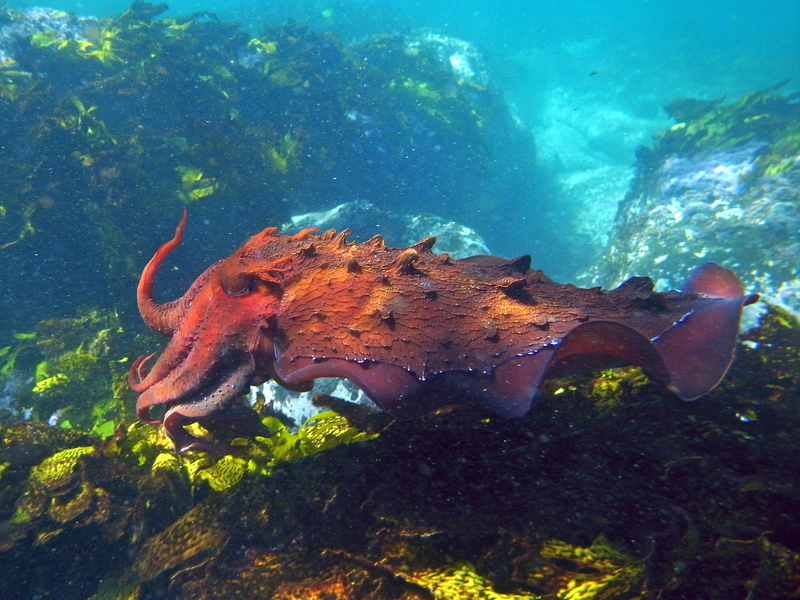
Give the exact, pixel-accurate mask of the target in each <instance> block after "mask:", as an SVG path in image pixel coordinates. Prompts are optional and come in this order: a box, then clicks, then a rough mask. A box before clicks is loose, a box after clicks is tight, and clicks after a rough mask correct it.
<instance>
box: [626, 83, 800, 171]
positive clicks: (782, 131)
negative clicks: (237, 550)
mask: <svg viewBox="0 0 800 600" xmlns="http://www.w3.org/2000/svg"><path fill="white" fill-rule="evenodd" d="M785 83H786V82H781V83H780V84H777V85H775V86H772V87H770V88H767V89H764V90H757V91H754V92H749V93H747V94H744V95H743V96H741V97H739V98H737V99H736V100H734V101H733V102H731V103H729V104H725V103H723V102H722V100H718V101H711V102H703V101H698V100H690V99H681V100H675V101H673V102H672V103H671V104H670V105H668V106H667V107H666V110H667V112H668V113H670V114H671V115H672V116H673V117H674V118H675V119H676V120H677V121H678V122H677V123H676V124H675V125H673V126H672V127H671V128H670V129H668V130H666V131H664V132H663V133H662V134H661V135H660V136H659V137H658V138H656V144H655V147H654V148H653V150H652V151H646V150H642V152H643V153H644V154H643V155H642V156H643V157H644V156H646V155H650V154H651V153H652V155H653V156H659V157H663V156H666V155H669V154H672V153H676V152H677V153H680V154H683V155H693V154H695V153H698V152H702V151H704V150H709V151H710V150H713V151H723V150H726V149H730V148H735V147H738V146H745V145H747V144H757V145H761V146H763V148H762V149H761V150H759V152H758V156H757V157H756V160H755V165H756V168H755V169H754V171H753V172H752V173H750V174H749V175H748V177H750V178H755V177H758V176H760V175H762V174H763V175H772V176H774V175H780V174H781V173H784V172H786V171H788V170H791V169H796V168H798V166H800V160H798V158H800V102H798V99H799V98H800V96H799V95H798V94H797V93H795V94H792V95H789V96H779V95H777V94H776V93H775V92H776V91H777V90H778V89H779V88H780V87H781V86H783V85H784V84H785Z"/></svg>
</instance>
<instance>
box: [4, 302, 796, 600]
mask: <svg viewBox="0 0 800 600" xmlns="http://www.w3.org/2000/svg"><path fill="white" fill-rule="evenodd" d="M117 339H119V338H117ZM23 342H24V343H27V344H30V343H31V342H30V340H20V343H23ZM119 344H120V342H119V341H118V342H117V343H116V344H113V345H114V346H115V348H113V349H112V351H111V353H110V355H109V356H117V355H118V354H119V353H120V352H121V351H122V349H123V348H124V345H123V346H120V345H119ZM799 347H800V325H798V323H797V322H796V321H795V320H794V319H793V317H791V316H790V315H789V314H788V313H783V312H781V311H780V310H772V311H770V312H768V313H766V314H765V315H764V316H763V318H762V323H761V325H760V327H758V328H756V329H753V330H751V331H750V332H748V333H747V334H746V336H745V338H744V340H743V343H742V344H741V346H740V348H739V353H738V357H737V359H736V362H735V364H734V366H733V368H732V370H731V373H730V375H729V377H728V378H727V379H726V380H725V382H723V384H722V385H721V386H720V387H719V388H718V389H717V390H715V391H714V392H713V393H712V394H711V395H710V396H708V397H706V398H704V399H702V400H699V401H697V402H694V403H691V404H686V403H681V402H679V401H677V400H676V399H675V397H674V396H672V395H671V394H670V393H669V392H667V391H666V390H664V389H663V388H662V387H660V386H658V385H656V384H654V383H653V382H651V381H650V380H649V379H648V378H647V377H646V376H645V375H644V374H643V373H642V372H641V371H640V370H639V369H636V368H622V369H611V370H606V371H602V372H599V373H596V374H594V375H591V376H581V377H566V378H561V379H556V380H553V381H550V382H549V383H548V384H547V386H546V387H545V389H544V391H543V393H542V394H541V395H540V397H539V399H538V401H537V404H536V406H535V407H534V410H533V411H532V413H531V414H530V415H529V416H527V417H525V418H522V419H516V420H505V419H501V418H497V417H494V416H491V415H489V414H487V413H483V412H480V411H476V410H474V409H467V408H464V407H455V406H450V407H445V408H442V409H440V410H439V411H437V412H436V413H434V414H431V415H427V416H425V417H422V418H419V419H415V420H411V421H394V420H392V419H391V418H390V417H388V416H387V415H386V414H385V413H374V412H372V411H371V410H370V409H369V408H368V407H365V406H362V405H359V404H353V403H350V402H345V401H342V400H338V399H336V398H333V397H330V396H316V397H315V398H314V402H315V403H316V404H318V405H319V406H322V407H325V408H324V409H322V410H323V412H321V413H320V414H318V415H316V416H315V417H312V418H311V419H309V420H308V421H307V422H306V423H304V424H302V426H300V427H299V428H297V427H293V425H292V424H290V423H287V421H286V419H285V418H284V417H283V416H282V415H281V414H280V412H275V409H276V408H278V409H279V408H280V406H277V405H272V404H269V403H265V401H264V398H263V397H262V396H259V395H256V397H255V398H254V407H255V408H256V409H257V410H258V411H259V412H260V414H261V416H262V420H263V423H264V424H265V425H266V426H267V427H268V428H269V429H270V431H271V432H272V433H273V436H272V437H270V438H256V439H255V440H249V441H248V440H244V439H242V440H239V441H236V440H234V442H233V443H234V444H239V445H240V446H241V451H240V452H239V453H237V454H234V455H229V456H224V457H221V458H220V457H216V458H215V457H212V456H209V455H207V454H205V453H198V452H187V453H183V454H176V453H174V451H173V450H172V449H171V445H170V443H169V441H168V440H167V439H166V438H165V437H164V435H163V434H162V433H161V430H160V429H157V428H154V427H152V426H150V425H147V424H143V423H136V424H133V425H125V424H124V419H120V418H117V419H115V427H114V428H113V430H112V431H111V432H108V431H104V430H97V429H95V430H94V433H85V432H83V431H81V430H78V429H76V428H75V427H70V426H69V424H67V423H65V422H61V423H60V424H59V426H52V425H47V424H44V423H37V422H30V421H29V422H16V423H7V424H6V425H5V426H4V427H3V428H2V429H0V560H2V562H3V565H4V569H3V574H2V576H0V595H2V597H3V598H6V599H8V600H17V599H20V600H22V599H25V600H27V599H29V598H31V597H38V598H43V599H50V598H52V599H55V598H58V599H59V600H72V599H75V600H84V599H88V598H92V599H94V600H100V599H104V600H109V599H120V600H121V599H129V600H131V599H140V600H147V599H155V598H174V599H183V598H193V599H201V600H203V599H223V598H224V599H229V598H252V597H254V596H255V595H260V597H269V598H280V599H289V598H298V599H299V598H304V599H305V598H326V599H331V600H332V599H347V600H351V599H359V600H362V599H368V598H371V599H374V600H394V599H397V600H400V599H402V600H411V599H431V598H437V599H439V598H440V599H447V600H451V599H473V598H474V599H477V598H488V599H493V600H522V599H529V600H534V599H537V600H538V599H555V598H570V599H576V600H577V599H587V600H588V599H601V598H602V599H606V598H651V597H660V598H667V599H677V598H684V597H687V596H691V597H698V595H700V596H702V597H704V598H709V599H712V600H713V599H716V598H719V599H720V600H721V599H723V598H730V597H742V598H744V597H747V598H752V599H762V598H765V599H773V598H785V597H789V596H790V595H791V594H792V593H797V590H798V589H800V524H798V522H797V519H796V515H797V513H798V510H800V491H798V490H800V481H798V476H797V470H796V469H795V467H794V460H793V457H794V456H795V455H796V453H797V451H798V444H800V412H798V407H797V402H796V399H797V394H798V391H800V354H798V350H797V349H798V348H799ZM65 352H68V350H65ZM7 355H8V353H6V356H7ZM55 358H56V359H57V356H56V357H55ZM53 364H54V365H55V364H63V363H59V362H58V360H54V361H53ZM51 372H55V371H51ZM65 375H67V377H68V378H69V375H70V373H69V372H66V373H65ZM54 385H55V384H54ZM53 389H57V388H53ZM66 392H67V389H66V388H64V393H66ZM71 394H72V396H73V398H74V400H73V404H77V402H78V399H79V398H80V390H79V389H72V390H71ZM113 397H114V392H113V389H111V388H109V389H108V390H107V391H106V398H107V399H112V398H113ZM98 403H99V404H100V405H102V404H103V402H102V401H98ZM331 409H332V410H331ZM71 415H72V413H71V412H70V413H69V414H68V415H67V416H68V417H70V416H71ZM195 433H196V434H197V435H203V432H202V431H201V430H199V429H196V430H195Z"/></svg>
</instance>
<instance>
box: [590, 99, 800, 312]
mask: <svg viewBox="0 0 800 600" xmlns="http://www.w3.org/2000/svg"><path fill="white" fill-rule="evenodd" d="M778 87H779V86H776V87H775V88H770V89H767V90H760V91H756V92H751V93H749V94H746V95H745V96H743V97H741V98H739V99H737V100H735V101H734V102H731V103H727V104H726V103H723V102H722V101H699V100H690V99H683V100H676V101H674V102H673V103H672V104H670V105H669V106H668V107H667V111H668V112H669V113H670V114H671V115H672V116H673V117H674V118H675V119H676V120H677V121H678V122H677V123H676V124H675V125H673V126H672V127H671V128H670V129H668V130H666V131H664V132H662V134H661V135H659V136H658V137H657V139H656V141H655V144H654V146H653V147H642V148H640V149H639V152H638V159H637V167H636V168H637V174H636V178H635V181H634V183H633V185H632V187H631V190H630V192H629V193H628V195H627V197H626V198H625V200H624V201H623V203H622V204H621V206H620V208H619V211H618V213H617V217H616V220H615V222H614V225H613V228H612V233H611V239H610V241H609V245H608V246H607V248H606V250H605V252H604V253H603V254H602V256H601V257H600V259H599V260H598V261H597V263H596V264H595V265H594V266H592V267H591V268H590V269H588V270H587V271H586V272H585V273H584V274H583V276H582V277H581V280H582V281H583V282H591V283H594V284H597V285H600V284H603V285H612V284H614V283H618V282H620V281H623V280H624V279H626V278H627V277H629V276H631V275H633V274H648V275H651V276H653V277H654V279H658V280H659V283H660V285H661V287H662V288H669V287H674V286H675V285H677V284H678V282H680V281H681V280H682V278H683V277H684V276H685V274H686V273H687V272H688V271H689V270H690V269H691V268H692V266H693V265H696V264H697V263H698V262H704V261H709V260H710V261H715V262H717V263H719V264H721V265H724V266H727V267H728V268H730V269H733V270H734V271H736V273H738V274H739V276H740V277H741V278H742V280H743V281H744V282H745V287H749V288H750V289H754V290H755V289H757V290H758V291H759V293H760V294H762V297H764V298H765V299H766V300H767V301H769V302H771V303H773V304H776V305H779V306H782V307H784V308H785V309H787V310H790V311H792V312H794V313H795V314H798V313H800V268H798V263H797V257H798V256H800V193H799V192H798V189H800V125H798V124H799V123H800V103H799V102H798V97H797V95H796V94H795V95H793V96H780V95H778V94H777V89H778Z"/></svg>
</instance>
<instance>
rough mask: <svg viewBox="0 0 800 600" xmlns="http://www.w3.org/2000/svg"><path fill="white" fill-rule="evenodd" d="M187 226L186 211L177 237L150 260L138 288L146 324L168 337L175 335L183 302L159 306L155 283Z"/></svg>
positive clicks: (139, 301)
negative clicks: (154, 296) (157, 275)
mask: <svg viewBox="0 0 800 600" xmlns="http://www.w3.org/2000/svg"><path fill="white" fill-rule="evenodd" d="M185 225H186V209H184V211H183V218H182V219H181V221H180V223H178V227H177V228H176V229H175V235H174V236H173V237H172V239H171V240H169V241H168V242H166V243H164V244H163V245H162V246H161V247H160V248H159V249H158V251H157V252H156V253H155V255H154V256H153V258H151V259H150V262H148V263H147V266H145V268H144V270H143V271H142V276H141V278H140V279H139V286H138V287H137V288H136V301H137V303H138V305H139V312H141V313H142V318H143V319H144V321H145V323H147V325H148V326H149V327H150V328H151V329H154V330H155V331H157V332H158V333H160V334H161V335H165V336H167V337H172V334H173V333H175V328H176V327H177V326H178V317H179V313H180V310H181V305H182V302H181V301H180V300H175V301H173V302H168V303H166V304H158V303H157V302H156V301H155V300H154V299H153V281H154V280H155V277H156V273H158V269H159V268H160V267H161V264H162V263H163V262H164V259H165V258H166V257H167V255H168V254H169V253H170V252H172V251H173V250H174V249H175V248H177V247H178V246H179V245H180V243H181V240H182V239H183V228H184V226H185Z"/></svg>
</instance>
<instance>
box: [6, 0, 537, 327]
mask: <svg viewBox="0 0 800 600" xmlns="http://www.w3.org/2000/svg"><path fill="white" fill-rule="evenodd" d="M165 10H166V5H152V4H149V3H147V2H140V1H137V2H135V3H134V4H133V5H132V6H131V8H130V9H129V10H127V11H126V12H124V13H123V14H121V15H118V16H115V17H109V18H106V19H87V18H82V17H77V16H75V15H69V14H67V13H63V12H58V11H52V10H48V9H25V10H14V9H10V8H3V9H2V10H0V131H2V132H3V140H4V143H3V145H2V147H0V279H2V281H3V282H4V285H5V289H6V294H4V295H3V297H2V299H0V309H2V312H3V314H4V317H5V318H4V320H3V323H2V324H0V335H7V334H9V333H10V332H12V331H18V330H27V329H29V328H30V327H31V326H32V324H33V323H35V322H37V321H39V320H41V319H43V318H44V317H45V316H48V315H57V314H62V315H63V314H71V313H72V312H73V311H74V310H75V308H76V307H77V306H79V305H82V304H86V305H92V306H102V307H106V308H111V307H112V306H118V307H121V308H122V309H123V312H125V313H128V314H131V315H133V314H135V307H134V297H133V295H132V294H131V293H130V291H131V281H132V279H133V278H134V277H135V276H136V275H138V272H139V270H140V269H141V268H142V266H143V259H142V256H146V255H147V254H149V253H151V251H152V249H153V247H154V244H158V243H159V242H160V241H161V240H162V239H165V238H166V237H169V234H168V232H169V231H170V229H171V228H172V227H173V226H174V219H175V217H176V216H177V215H178V214H179V212H180V210H181V208H182V207H184V206H187V205H188V206H189V207H190V210H191V212H192V213H193V215H196V218H193V219H192V223H193V225H191V226H190V227H189V230H188V231H187V236H188V237H190V238H195V240H196V241H197V243H195V244H193V247H195V248H201V250H200V254H197V255H196V256H194V257H193V260H192V263H191V267H192V268H193V269H197V268H200V266H201V265H205V264H208V263H210V262H211V261H213V260H216V259H217V258H219V257H220V256H223V255H226V254H228V253H229V252H230V250H231V249H232V248H233V247H234V246H235V245H236V243H237V242H238V241H239V240H241V239H243V238H244V237H245V236H247V235H248V234H252V233H253V232H254V231H256V230H258V229H261V228H263V227H266V226H269V225H279V224H280V223H281V222H283V221H284V220H285V218H286V217H287V216H288V215H290V214H296V213H298V212H305V211H308V210H320V209H329V208H331V207H332V206H334V205H337V204H340V203H341V202H345V201H352V200H364V199H366V200H369V201H371V202H374V203H375V204H376V205H378V206H381V207H383V208H385V209H389V210H391V211H393V212H397V211H398V209H400V210H401V211H403V212H419V211H420V210H421V209H424V210H426V211H429V210H430V207H431V206H435V207H437V210H436V212H437V213H440V214H441V216H443V217H445V218H448V219H452V218H455V217H461V218H462V220H463V219H467V218H469V219H474V218H475V214H476V211H477V209H479V208H483V209H485V212H486V213H487V214H491V213H492V209H494V208H497V203H498V202H505V203H508V205H513V203H514V202H519V201H520V200H522V199H523V198H522V197H523V196H524V195H525V194H526V190H527V189H528V188H527V187H526V185H525V174H527V173H528V171H529V168H530V166H531V165H532V164H533V147H532V141H531V138H530V134H529V132H528V131H527V129H526V128H525V127H524V126H522V125H521V123H519V122H518V121H517V120H516V119H514V118H513V117H512V115H511V111H510V109H509V107H508V106H507V105H506V103H505V102H504V100H503V97H502V94H501V93H500V91H499V90H497V89H496V88H495V87H494V86H493V85H492V84H491V78H490V77H489V73H488V71H487V69H486V66H485V64H484V63H483V60H482V59H481V57H480V54H479V53H478V52H477V50H476V49H475V48H474V47H473V46H471V45H470V44H467V43H466V42H463V41H460V40H456V39H453V38H448V37H446V36H437V35H433V34H430V33H427V34H414V35H412V34H409V35H397V34H392V35H381V36H375V37H372V38H368V39H364V40H362V41H360V42H358V43H355V44H351V45H346V44H343V43H342V42H341V41H339V40H338V39H337V38H336V36H335V35H334V34H332V33H318V32H314V31H312V30H311V29H309V28H308V27H306V26H303V25H300V24H297V23H288V24H286V25H285V26H282V27H269V28H267V29H265V30H264V31H262V32H261V33H260V34H259V35H258V37H255V38H253V37H252V36H251V35H249V34H246V33H245V32H244V31H243V30H242V29H240V28H238V27H237V26H235V25H232V24H227V23H222V22H220V21H219V20H218V19H216V18H215V17H214V15H213V14H210V13H196V14H192V15H187V16H182V17H162V16H161V13H163V12H164V11H165ZM509 140H512V141H509ZM485 220H486V219H483V221H484V222H485ZM482 224H483V223H482ZM472 225H477V223H472ZM220 232H224V235H222V234H221V233H220ZM372 233H375V232H374V231H373V232H370V234H372ZM200 240H202V243H200ZM184 266H187V265H186V264H184ZM32 281H38V282H41V283H40V285H38V286H37V301H36V302H23V301H21V299H22V298H27V297H29V293H30V286H31V283H32ZM178 285H180V283H178Z"/></svg>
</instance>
